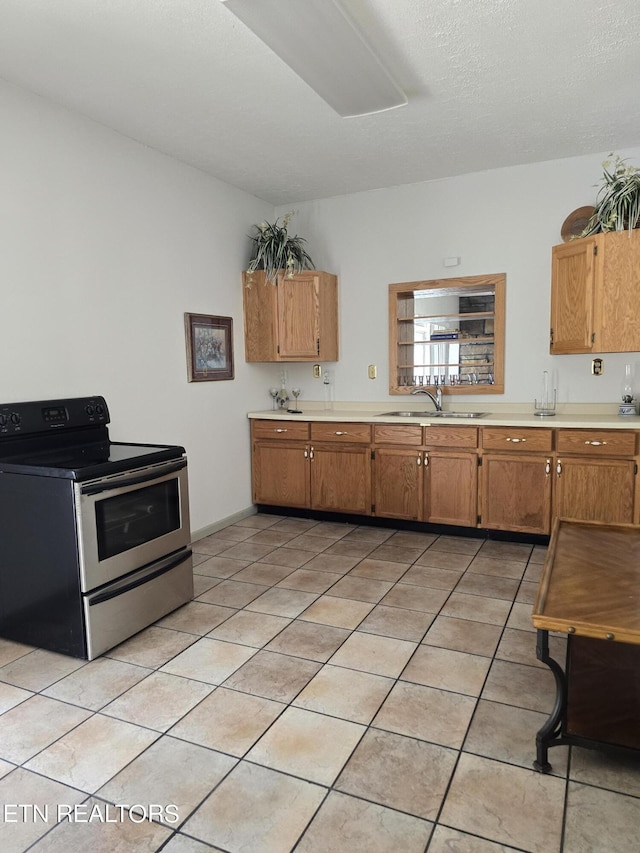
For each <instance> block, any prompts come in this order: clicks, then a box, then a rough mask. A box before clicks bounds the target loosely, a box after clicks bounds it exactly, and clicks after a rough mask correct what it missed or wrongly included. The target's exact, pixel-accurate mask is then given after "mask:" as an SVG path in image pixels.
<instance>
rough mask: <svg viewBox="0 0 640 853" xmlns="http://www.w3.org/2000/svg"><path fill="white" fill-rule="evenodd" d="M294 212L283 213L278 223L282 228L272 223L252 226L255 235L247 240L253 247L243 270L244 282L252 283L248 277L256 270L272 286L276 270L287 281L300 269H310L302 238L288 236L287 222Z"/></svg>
mask: <svg viewBox="0 0 640 853" xmlns="http://www.w3.org/2000/svg"><path fill="white" fill-rule="evenodd" d="M293 214H294V211H290V212H289V213H287V214H286V215H285V216H284V217H283V219H282V225H279V224H278V220H277V219H276V221H275V222H273V223H269V222H261V223H260V225H254V226H253V227H254V229H255V233H254V234H253V235H250V236H251V239H252V240H253V244H254V250H253V257H252V258H251V261H250V262H249V266H248V267H247V273H248V282H249V283H251V281H252V273H254V272H255V271H256V270H264V271H265V279H266V281H267V282H271V283H272V284H274V283H275V281H276V278H277V277H278V273H279V272H280V270H285V271H286V272H285V274H286V275H287V276H288V277H289V278H291V277H292V276H293V275H295V273H298V272H301V271H302V270H304V269H307V270H309V269H313V261H312V260H311V257H310V256H309V254H308V252H307V250H306V249H305V247H304V244H305V243H306V242H307V241H306V240H305V239H304V237H298V235H297V234H296V235H295V236H294V237H292V236H291V235H290V234H289V233H288V230H287V229H288V227H289V222H290V220H291V217H292V216H293Z"/></svg>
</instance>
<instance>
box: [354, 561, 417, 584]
mask: <svg viewBox="0 0 640 853" xmlns="http://www.w3.org/2000/svg"><path fill="white" fill-rule="evenodd" d="M408 568H409V564H408V563H392V562H391V561H389V560H371V559H365V560H361V561H360V562H359V563H358V565H357V566H355V567H354V568H353V569H351V571H350V572H349V577H359V578H372V579H373V580H378V581H391V582H392V583H395V582H396V581H399V580H400V578H401V577H402V575H404V574H405V572H406V571H407V569H408Z"/></svg>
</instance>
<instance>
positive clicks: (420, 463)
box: [416, 453, 422, 465]
mask: <svg viewBox="0 0 640 853" xmlns="http://www.w3.org/2000/svg"><path fill="white" fill-rule="evenodd" d="M416 464H417V465H422V456H421V455H420V454H419V453H418V458H417V459H416Z"/></svg>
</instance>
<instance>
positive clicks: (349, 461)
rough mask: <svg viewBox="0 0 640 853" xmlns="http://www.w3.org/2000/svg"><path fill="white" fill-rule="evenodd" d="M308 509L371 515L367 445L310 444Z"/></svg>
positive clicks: (369, 458) (369, 459) (369, 451)
mask: <svg viewBox="0 0 640 853" xmlns="http://www.w3.org/2000/svg"><path fill="white" fill-rule="evenodd" d="M309 455H310V462H311V465H310V469H311V508H312V509H323V510H330V511H332V512H354V513H358V514H359V515H370V514H371V450H370V449H369V446H368V445H367V446H357V445H348V444H343V445H333V444H313V445H312V446H311V450H310V454H309Z"/></svg>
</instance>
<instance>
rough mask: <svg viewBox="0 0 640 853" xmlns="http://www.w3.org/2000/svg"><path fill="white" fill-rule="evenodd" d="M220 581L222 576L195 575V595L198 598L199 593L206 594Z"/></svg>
mask: <svg viewBox="0 0 640 853" xmlns="http://www.w3.org/2000/svg"><path fill="white" fill-rule="evenodd" d="M219 583H220V578H210V577H208V576H207V575H198V574H195V573H194V575H193V597H194V598H198V596H199V595H204V593H205V592H207V591H208V590H210V589H213V587H214V586H216V584H219Z"/></svg>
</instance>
